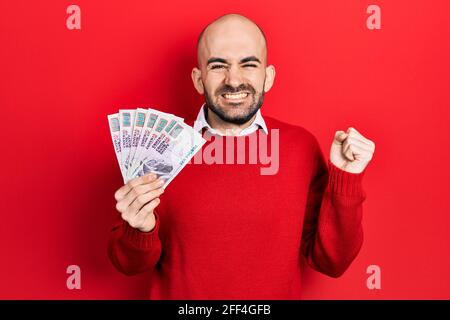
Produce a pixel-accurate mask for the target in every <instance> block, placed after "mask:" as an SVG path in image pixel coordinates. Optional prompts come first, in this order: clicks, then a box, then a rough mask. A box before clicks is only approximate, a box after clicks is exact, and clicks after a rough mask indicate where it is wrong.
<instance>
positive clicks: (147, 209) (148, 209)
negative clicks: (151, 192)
mask: <svg viewBox="0 0 450 320" xmlns="http://www.w3.org/2000/svg"><path fill="white" fill-rule="evenodd" d="M160 203H161V199H159V198H155V199H153V200H152V201H150V202H149V203H147V204H146V205H145V206H144V207H142V209H141V210H139V215H145V214H149V213H153V210H155V208H156V207H157V206H158V205H159V204H160Z"/></svg>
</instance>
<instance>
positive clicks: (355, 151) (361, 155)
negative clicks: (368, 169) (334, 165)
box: [344, 145, 373, 161]
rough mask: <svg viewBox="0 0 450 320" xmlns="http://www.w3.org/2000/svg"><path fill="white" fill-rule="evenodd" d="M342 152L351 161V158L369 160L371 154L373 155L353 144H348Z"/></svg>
mask: <svg viewBox="0 0 450 320" xmlns="http://www.w3.org/2000/svg"><path fill="white" fill-rule="evenodd" d="M344 154H345V156H346V157H347V158H348V159H349V160H351V161H353V160H371V159H372V156H373V153H372V152H370V151H367V150H366V149H362V148H360V147H358V146H355V145H350V146H349V147H348V149H347V151H346V152H345V153H344ZM352 158H353V160H352Z"/></svg>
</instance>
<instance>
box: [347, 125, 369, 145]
mask: <svg viewBox="0 0 450 320" xmlns="http://www.w3.org/2000/svg"><path fill="white" fill-rule="evenodd" d="M347 133H348V135H349V136H350V137H354V138H355V139H358V140H360V141H361V142H364V143H366V144H367V145H369V146H371V147H373V148H375V143H373V141H372V140H369V139H367V138H366V137H364V136H363V135H362V134H361V133H359V132H358V131H357V130H356V129H355V128H353V127H350V128H348V130H347Z"/></svg>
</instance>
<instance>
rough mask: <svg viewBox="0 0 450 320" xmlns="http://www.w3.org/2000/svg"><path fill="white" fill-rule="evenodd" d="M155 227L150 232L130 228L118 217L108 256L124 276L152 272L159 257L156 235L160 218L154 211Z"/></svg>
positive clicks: (113, 229) (159, 242)
mask: <svg viewBox="0 0 450 320" xmlns="http://www.w3.org/2000/svg"><path fill="white" fill-rule="evenodd" d="M154 215H155V227H154V228H153V229H152V230H151V231H150V232H141V231H139V230H138V229H135V228H132V227H131V226H130V225H129V224H128V222H126V221H125V220H122V219H121V218H120V217H118V218H119V220H118V221H117V223H116V224H115V225H114V227H113V228H112V231H111V236H110V239H109V243H108V256H109V259H110V260H111V262H112V264H113V265H114V266H115V267H116V268H117V269H118V270H119V271H120V272H122V273H124V274H126V275H129V276H131V275H135V274H138V273H142V272H146V271H152V270H153V269H154V267H155V266H156V264H157V263H158V261H159V258H160V256H161V241H160V238H159V235H158V231H159V225H160V218H159V215H158V213H157V212H156V210H155V211H154Z"/></svg>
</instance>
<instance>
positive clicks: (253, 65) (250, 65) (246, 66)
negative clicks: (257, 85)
mask: <svg viewBox="0 0 450 320" xmlns="http://www.w3.org/2000/svg"><path fill="white" fill-rule="evenodd" d="M243 67H244V68H257V67H258V66H257V65H256V64H251V63H248V64H244V65H243Z"/></svg>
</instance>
